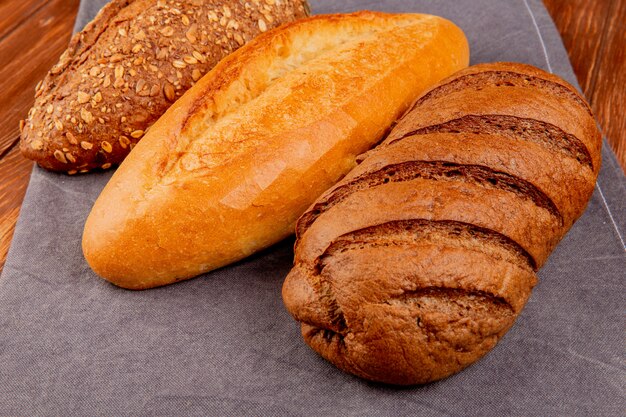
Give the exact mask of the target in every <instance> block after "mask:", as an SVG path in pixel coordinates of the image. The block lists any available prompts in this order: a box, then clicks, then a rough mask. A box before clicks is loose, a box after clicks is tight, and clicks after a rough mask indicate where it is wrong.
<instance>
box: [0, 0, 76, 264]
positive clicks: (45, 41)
mask: <svg viewBox="0 0 626 417" xmlns="http://www.w3.org/2000/svg"><path fill="white" fill-rule="evenodd" d="M78 4H79V0H49V1H46V0H34V1H31V0H23V2H17V1H7V2H2V5H1V6H0V33H2V31H5V34H4V36H3V37H0V61H1V62H2V63H3V66H2V68H0V91H2V99H1V100H2V105H1V106H0V120H2V124H0V179H1V180H0V272H1V270H2V266H3V265H4V262H5V259H6V253H7V251H8V248H9V245H10V243H11V239H12V237H13V230H14V228H15V222H16V221H17V217H18V215H19V209H20V206H21V204H22V200H23V198H24V193H25V191H26V186H27V184H28V179H29V177H30V171H31V167H32V162H31V161H28V160H26V159H24V158H23V157H22V156H21V155H20V153H19V151H18V148H17V146H16V144H17V141H18V137H19V129H18V123H19V120H20V119H21V118H23V117H24V116H25V115H26V113H27V112H28V110H29V108H30V107H31V106H32V103H33V101H34V90H35V85H37V83H38V82H39V80H41V79H42V78H43V77H44V76H45V75H46V73H47V72H48V70H49V69H50V67H51V66H52V65H53V64H54V63H55V62H56V61H57V60H58V58H59V56H60V55H61V53H62V52H63V51H64V50H65V49H66V48H67V44H68V42H69V39H70V36H71V33H72V27H73V26H74V19H75V18H76V12H77V11H78ZM29 8H30V9H29ZM12 9H13V10H12ZM29 12H30V14H29ZM11 19H16V20H13V21H11ZM20 19H21V20H20Z"/></svg>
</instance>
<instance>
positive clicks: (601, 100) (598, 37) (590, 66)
mask: <svg viewBox="0 0 626 417" xmlns="http://www.w3.org/2000/svg"><path fill="white" fill-rule="evenodd" d="M544 2H545V4H546V6H547V8H548V10H549V12H550V14H551V15H552V17H553V19H554V21H555V22H556V25H557V27H558V29H559V31H560V32H561V36H562V37H563V42H564V43H565V47H566V48H567V51H568V53H569V56H570V59H571V61H572V65H573V66H574V71H575V72H576V75H577V77H578V80H579V82H580V84H581V86H582V89H583V91H584V93H585V95H586V96H587V98H588V99H589V101H590V103H591V106H592V108H593V110H594V112H595V114H596V117H597V118H598V121H599V122H600V126H601V127H602V129H603V132H604V134H605V135H606V136H607V138H608V140H609V143H610V144H611V146H612V148H613V150H615V152H616V154H617V156H618V159H619V161H620V163H621V165H622V168H624V167H626V118H625V117H624V115H625V111H626V87H625V86H626V52H625V51H624V46H626V23H624V22H626V0H544ZM78 4H79V0H0V62H1V63H2V66H1V67H0V91H2V92H3V93H2V96H1V98H0V104H1V105H0V121H1V122H0V272H1V270H2V267H3V265H4V262H5V259H6V254H7V251H8V249H9V245H10V242H11V238H12V236H13V230H14V228H15V222H16V220H17V217H18V214H19V209H20V205H21V203H22V200H23V198H24V193H25V191H26V186H27V184H28V179H29V177H30V171H31V168H32V163H31V162H30V161H28V160H26V159H24V158H22V157H21V156H20V154H19V152H18V147H17V143H18V139H19V131H18V123H19V120H20V119H22V118H24V117H25V115H26V113H27V112H28V110H29V108H30V107H31V105H32V103H33V100H34V89H35V85H37V83H38V82H39V80H41V79H42V78H43V77H44V76H45V74H46V72H47V71H48V69H49V68H50V67H51V66H52V65H53V64H54V63H55V62H56V61H57V60H58V57H59V56H60V55H61V53H62V52H63V50H65V48H66V47H67V43H68V42H69V39H70V35H71V32H72V27H73V25H74V19H75V17H76V12H77V10H78Z"/></svg>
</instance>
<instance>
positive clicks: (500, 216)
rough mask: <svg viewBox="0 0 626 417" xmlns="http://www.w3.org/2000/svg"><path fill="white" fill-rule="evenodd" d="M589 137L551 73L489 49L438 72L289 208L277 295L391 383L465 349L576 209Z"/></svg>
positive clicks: (482, 349)
mask: <svg viewBox="0 0 626 417" xmlns="http://www.w3.org/2000/svg"><path fill="white" fill-rule="evenodd" d="M600 147H601V139H600V134H599V132H598V130H597V127H596V124H595V121H594V119H593V116H592V114H591V111H590V109H589V106H588V105H587V104H586V102H585V100H584V99H583V98H582V97H581V96H580V95H579V94H578V93H577V92H576V90H575V89H574V88H573V87H571V86H570V85H568V84H567V83H566V82H565V81H563V80H562V79H560V78H558V77H555V76H554V75H551V74H548V73H545V72H543V71H541V70H539V69H537V68H533V67H530V66H527V65H522V64H512V63H495V64H483V65H476V66H473V67H470V68H468V69H465V70H463V71H460V72H458V73H457V74H455V75H453V76H452V77H450V78H448V79H446V80H444V81H442V82H441V83H440V84H438V85H437V86H436V87H434V88H433V89H431V90H430V91H429V92H427V93H426V94H424V95H422V96H421V97H420V99H419V100H417V101H416V103H415V104H414V106H413V107H412V109H411V110H410V111H409V112H408V113H407V114H406V115H405V116H404V117H403V118H402V119H401V120H400V121H399V123H398V124H397V125H396V126H395V128H394V129H393V130H392V132H391V133H390V134H389V136H388V137H387V138H386V139H385V141H384V142H383V143H382V144H381V145H380V146H378V147H377V148H375V149H374V150H372V151H370V152H369V153H368V154H366V155H364V156H363V157H362V159H363V161H362V162H361V164H360V165H359V166H357V167H356V168H355V169H354V170H352V171H351V172H350V173H349V174H348V175H347V176H346V177H345V178H344V179H343V180H342V181H340V182H339V183H338V184H336V185H335V186H334V187H332V188H331V189H330V190H328V191H327V192H326V193H324V195H323V196H322V197H320V198H319V199H318V200H317V201H316V202H315V203H314V204H313V205H312V206H311V207H310V208H309V209H308V210H307V212H306V213H305V214H304V215H303V216H302V217H301V218H300V219H299V221H298V223H297V236H298V239H297V242H296V246H295V262H294V268H293V269H292V271H291V272H290V274H289V275H288V277H287V279H286V281H285V283H284V286H283V299H284V302H285V305H286V307H287V309H288V310H289V312H290V313H291V314H292V315H293V317H294V318H295V319H296V320H298V321H299V322H301V330H302V335H303V337H304V339H305V341H306V342H307V343H308V344H309V345H310V346H311V347H312V348H313V349H314V350H315V351H317V352H318V353H319V354H321V355H322V356H323V357H324V358H326V359H327V360H329V361H331V362H332V363H334V364H335V365H336V366H338V367H339V368H341V369H343V370H345V371H347V372H350V373H353V374H356V375H358V376H360V377H363V378H366V379H370V380H374V381H382V382H386V383H391V384H419V383H426V382H430V381H434V380H437V379H441V378H444V377H446V376H449V375H451V374H453V373H455V372H458V371H459V370H461V369H463V368H464V367H466V366H468V365H469V364H471V363H473V362H474V361H476V360H477V359H479V358H480V357H481V356H483V355H484V354H485V353H486V352H488V351H489V350H490V349H491V348H493V347H494V345H495V344H496V343H497V342H498V340H499V339H500V338H501V337H502V336H503V335H504V333H505V332H506V331H507V330H508V329H509V328H510V327H511V325H512V324H513V322H514V321H515V318H516V317H517V316H518V315H519V313H520V311H521V310H522V308H523V306H524V304H525V303H526V300H527V299H528V297H529V295H530V293H531V289H532V288H533V286H534V285H535V283H536V280H537V278H536V275H535V271H536V270H537V269H538V268H540V267H541V266H542V265H543V264H544V263H545V261H546V259H547V257H548V255H549V254H550V252H551V251H552V250H553V249H554V247H555V245H556V244H557V243H558V242H559V240H560V239H561V238H562V237H563V236H564V234H565V233H566V232H567V230H568V229H569V228H570V227H571V225H572V224H573V223H574V221H575V220H576V219H577V218H578V217H579V216H580V215H581V214H582V212H583V210H584V208H585V206H586V204H587V201H588V200H589V198H590V196H591V194H592V192H593V189H594V184H595V180H596V177H597V175H598V170H599V168H600Z"/></svg>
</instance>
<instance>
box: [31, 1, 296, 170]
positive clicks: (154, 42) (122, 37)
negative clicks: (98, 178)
mask: <svg viewBox="0 0 626 417" xmlns="http://www.w3.org/2000/svg"><path fill="white" fill-rule="evenodd" d="M307 7H308V6H307V3H306V0H282V1H267V2H259V1H256V2H252V1H250V2H242V1H234V0H224V1H217V0H185V1H180V0H112V1H111V2H110V3H108V4H107V5H106V6H105V7H104V8H103V9H102V10H101V11H100V13H99V14H98V15H97V16H96V18H95V19H94V20H93V21H92V22H91V23H89V24H88V25H87V26H86V27H85V29H84V30H83V31H82V32H80V33H78V34H76V35H75V36H74V37H73V38H72V41H71V42H70V45H69V48H68V49H67V51H65V53H64V54H63V55H62V56H61V59H60V61H59V63H58V64H56V65H55V66H54V67H53V68H52V69H51V71H50V72H49V73H48V75H47V76H46V78H45V79H44V80H43V82H42V83H40V84H39V85H38V86H37V90H36V99H35V104H34V106H33V108H32V109H31V110H30V112H29V113H28V118H27V120H26V121H25V123H21V124H20V127H21V128H22V140H21V145H20V148H21V151H22V154H23V155H24V156H26V157H27V158H30V159H32V160H34V161H36V162H37V163H38V164H39V165H41V166H42V167H44V168H47V169H51V170H55V171H64V172H69V173H76V172H87V171H89V170H92V169H94V168H103V169H106V168H108V167H110V166H111V165H115V164H118V163H119V162H121V161H122V160H123V159H124V157H125V156H126V155H127V154H128V153H129V152H130V150H131V149H132V147H133V146H134V145H135V143H137V141H139V140H140V139H141V137H142V136H143V135H144V132H145V131H146V130H148V128H149V127H150V126H151V125H152V124H153V123H154V122H155V121H156V120H157V119H158V118H159V117H160V116H161V115H162V114H163V113H164V112H165V110H167V108H168V107H169V106H170V105H171V104H172V102H174V101H175V100H176V99H177V98H179V97H180V96H181V95H182V94H183V93H184V92H185V91H186V90H187V89H188V88H189V87H191V86H192V85H193V84H194V83H195V82H196V81H198V80H199V79H200V77H202V75H204V74H205V73H206V72H208V71H209V70H210V69H211V68H213V66H215V64H217V62H218V61H219V60H220V59H222V58H223V57H224V56H226V55H228V54H229V53H231V52H232V51H234V50H235V49H237V48H238V47H240V46H241V45H243V44H244V43H245V42H247V41H249V40H250V39H252V38H254V37H255V36H256V35H258V34H259V33H261V32H265V31H266V30H268V29H271V28H273V27H276V26H278V25H280V24H282V23H285V22H291V21H293V20H294V19H297V18H301V17H304V16H305V15H306V10H307Z"/></svg>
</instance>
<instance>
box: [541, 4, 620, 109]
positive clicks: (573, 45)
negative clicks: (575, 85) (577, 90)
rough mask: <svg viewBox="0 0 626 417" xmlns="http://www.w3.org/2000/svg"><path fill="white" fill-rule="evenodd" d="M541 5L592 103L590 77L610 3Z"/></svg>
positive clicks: (595, 63)
mask: <svg viewBox="0 0 626 417" xmlns="http://www.w3.org/2000/svg"><path fill="white" fill-rule="evenodd" d="M544 3H545V5H546V8H547V9H548V12H550V15H551V16H552V19H554V23H555V24H556V27H557V28H558V29H559V32H560V33H561V37H562V38H563V44H564V45H565V49H567V52H568V54H569V58H570V61H571V62H572V67H573V68H574V72H575V73H576V76H577V77H578V82H579V83H580V86H581V88H582V89H583V92H584V93H585V95H586V96H587V99H591V92H592V91H591V89H592V87H593V85H592V79H593V74H594V70H595V68H596V67H597V62H598V59H599V54H600V47H601V44H602V35H603V32H604V29H605V27H604V26H605V22H606V21H607V20H608V18H609V9H610V6H611V2H610V1H589V0H544Z"/></svg>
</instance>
